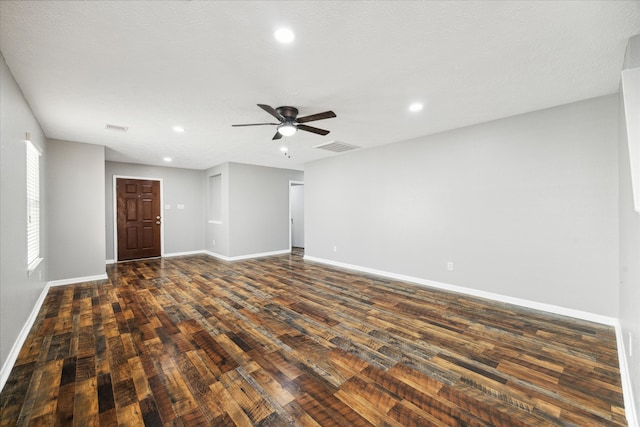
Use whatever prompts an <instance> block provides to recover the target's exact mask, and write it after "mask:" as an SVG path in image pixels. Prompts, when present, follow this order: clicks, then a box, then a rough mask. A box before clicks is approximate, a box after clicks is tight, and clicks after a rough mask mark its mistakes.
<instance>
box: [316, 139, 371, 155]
mask: <svg viewBox="0 0 640 427" xmlns="http://www.w3.org/2000/svg"><path fill="white" fill-rule="evenodd" d="M313 148H319V149H320V150H327V151H333V152H334V153H342V152H344V151H349V150H355V149H356V148H360V147H358V146H356V145H351V144H347V143H345V142H340V141H330V142H325V143H324V144H320V145H316V146H314V147H313Z"/></svg>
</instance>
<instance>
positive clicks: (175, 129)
mask: <svg viewBox="0 0 640 427" xmlns="http://www.w3.org/2000/svg"><path fill="white" fill-rule="evenodd" d="M173 131H174V132H178V133H182V132H184V128H183V127H182V126H174V127H173Z"/></svg>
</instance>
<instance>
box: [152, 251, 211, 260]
mask: <svg viewBox="0 0 640 427" xmlns="http://www.w3.org/2000/svg"><path fill="white" fill-rule="evenodd" d="M204 253H206V252H205V251H203V250H199V251H187V252H172V253H170V254H164V255H162V258H171V257H175V256H185V255H202V254H204Z"/></svg>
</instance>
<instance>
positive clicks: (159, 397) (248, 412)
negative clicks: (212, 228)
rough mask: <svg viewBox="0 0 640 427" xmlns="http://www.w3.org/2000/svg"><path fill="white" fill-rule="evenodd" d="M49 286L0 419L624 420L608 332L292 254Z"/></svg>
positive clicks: (130, 267)
mask: <svg viewBox="0 0 640 427" xmlns="http://www.w3.org/2000/svg"><path fill="white" fill-rule="evenodd" d="M108 273H109V277H110V280H108V281H104V282H101V283H85V284H78V285H69V286H63V287H56V288H52V289H51V290H50V292H49V294H48V296H47V298H46V300H45V302H44V304H43V307H42V309H41V311H40V313H39V315H38V318H37V320H36V322H35V324H34V326H33V328H32V330H31V333H30V334H29V336H28V338H27V340H26V343H25V345H24V347H23V348H22V351H21V352H20V355H19V358H18V360H17V363H16V365H15V367H14V368H13V370H12V372H11V375H10V378H9V380H8V382H7V384H6V386H5V387H4V389H3V391H2V393H1V394H0V410H1V411H2V414H1V415H0V419H1V425H2V426H14V425H19V426H26V425H30V426H31V425H33V426H36V425H42V426H53V425H78V426H89V425H103V426H112V425H113V426H115V425H131V426H136V425H143V424H144V425H148V426H159V425H178V426H207V425H214V426H224V425H238V426H250V425H257V426H283V425H285V426H286V425H301V426H306V425H321V426H329V425H337V426H361V425H378V426H379V425H389V426H431V425H433V426H467V425H468V426H510V427H511V426H541V425H562V426H575V425H577V426H607V425H626V421H625V417H624V409H623V399H622V391H621V383H620V373H619V371H618V359H617V352H616V342H615V332H614V330H613V328H611V327H608V326H603V325H599V324H595V323H589V322H585V321H581V320H576V319H571V318H566V317H562V316H557V315H552V314H548V313H542V312H537V311H534V310H527V309H522V308H518V307H514V306H509V305H507V304H501V303H495V302H490V301H486V300H481V299H475V298H470V297H465V296H462V295H458V294H453V293H446V292H442V291H437V290H430V289H426V288H422V287H418V286H414V285H410V284H404V283H399V282H393V281H390V280H386V279H383V278H379V277H373V276H366V275H361V274H354V273H351V272H348V271H346V270H340V269H334V268H328V267H326V266H322V265H319V264H314V263H311V262H305V261H303V259H302V257H301V256H300V253H299V252H296V253H294V254H293V255H291V256H289V255H284V256H276V257H270V258H262V259H255V260H248V261H242V262H222V261H218V260H216V259H214V258H210V257H208V256H204V255H203V256H189V257H181V258H167V259H153V260H147V261H137V262H128V263H122V264H117V265H113V266H109V268H108Z"/></svg>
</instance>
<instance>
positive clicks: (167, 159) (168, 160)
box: [162, 157, 173, 162]
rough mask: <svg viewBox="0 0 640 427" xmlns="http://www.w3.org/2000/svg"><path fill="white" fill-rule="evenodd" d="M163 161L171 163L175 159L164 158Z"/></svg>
mask: <svg viewBox="0 0 640 427" xmlns="http://www.w3.org/2000/svg"><path fill="white" fill-rule="evenodd" d="M162 160H164V161H165V162H170V161H172V160H173V159H172V158H171V157H163V158H162Z"/></svg>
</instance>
